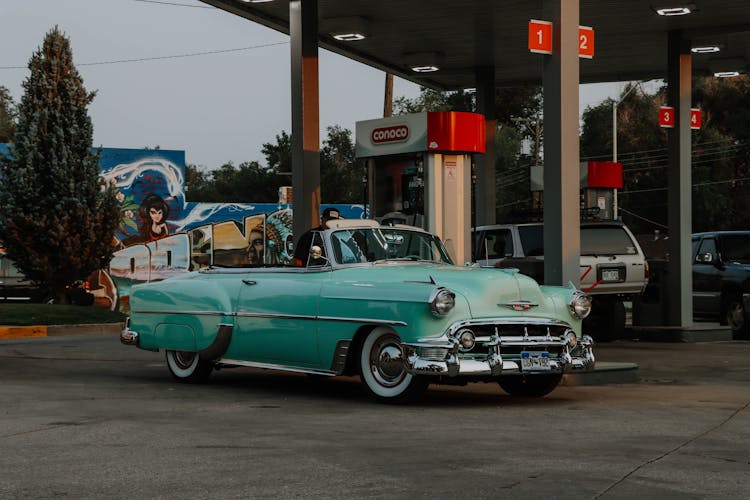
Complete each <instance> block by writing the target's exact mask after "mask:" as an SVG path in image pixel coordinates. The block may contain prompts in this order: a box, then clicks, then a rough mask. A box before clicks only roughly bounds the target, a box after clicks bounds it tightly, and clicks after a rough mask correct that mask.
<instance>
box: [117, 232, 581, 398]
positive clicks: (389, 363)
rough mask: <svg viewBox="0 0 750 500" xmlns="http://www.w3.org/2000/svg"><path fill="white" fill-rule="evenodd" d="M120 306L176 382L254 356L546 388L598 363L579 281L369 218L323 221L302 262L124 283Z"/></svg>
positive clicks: (373, 375) (380, 373)
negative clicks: (532, 273) (463, 253)
mask: <svg viewBox="0 0 750 500" xmlns="http://www.w3.org/2000/svg"><path fill="white" fill-rule="evenodd" d="M130 307H131V315H130V318H129V322H128V324H127V325H126V327H125V329H124V330H123V332H122V334H121V336H120V339H121V341H122V342H123V343H124V344H128V345H136V346H138V347H140V348H142V349H149V350H164V351H165V352H166V360H167V366H168V367H169V370H170V372H171V374H172V375H173V377H174V378H176V379H177V380H179V381H184V382H200V381H204V380H206V379H207V378H208V376H209V374H210V373H211V371H212V370H213V369H214V368H223V367H229V366H252V367H261V368H268V369H278V370H289V371H295V372H304V373H311V374H318V375H329V376H333V375H353V374H355V373H359V375H360V378H361V380H362V382H363V383H364V384H363V385H364V387H365V388H366V390H367V392H368V393H369V394H370V396H372V397H373V398H375V399H376V400H380V401H400V400H405V399H411V398H412V397H415V396H417V395H419V393H421V392H423V391H424V389H425V388H426V387H427V385H428V384H430V383H457V384H463V383H466V382H468V381H485V382H487V381H494V382H498V383H499V384H500V386H501V387H502V388H503V389H504V390H505V391H507V392H508V393H510V394H512V395H520V396H543V395H545V394H547V393H549V392H550V391H552V390H553V389H554V388H555V387H556V386H557V385H558V383H559V382H560V379H561V377H562V374H563V373H565V372H568V371H578V372H583V371H587V370H591V369H592V368H593V366H594V354H593V351H592V341H591V339H590V338H588V337H586V336H582V335H581V319H582V318H584V317H586V315H587V314H588V313H589V311H590V308H591V302H590V300H589V299H588V297H587V296H586V295H585V294H583V293H582V292H580V291H579V290H576V289H575V288H573V287H540V286H539V285H538V284H537V283H536V282H534V281H533V280H532V279H530V278H528V277H526V276H523V275H521V274H519V273H518V272H517V271H515V270H504V269H482V268H480V267H478V266H474V267H472V266H456V265H454V264H453V263H452V262H451V259H450V257H449V256H448V253H447V252H446V250H445V248H444V247H443V244H442V243H441V241H440V240H439V239H438V238H437V237H436V236H434V235H432V234H430V233H427V232H425V231H423V230H421V229H418V228H416V227H411V226H403V225H394V226H380V224H379V223H377V222H376V221H368V220H337V221H330V222H328V229H326V230H324V231H320V232H316V233H315V234H314V237H313V239H312V242H311V247H310V248H309V258H308V260H307V262H306V263H304V265H303V266H302V267H262V268H215V267H214V268H209V269H204V270H201V271H198V272H191V273H187V274H185V275H182V276H177V277H174V278H169V279H166V280H164V281H160V282H154V283H148V284H142V285H136V286H134V287H133V288H132V292H131V295H130Z"/></svg>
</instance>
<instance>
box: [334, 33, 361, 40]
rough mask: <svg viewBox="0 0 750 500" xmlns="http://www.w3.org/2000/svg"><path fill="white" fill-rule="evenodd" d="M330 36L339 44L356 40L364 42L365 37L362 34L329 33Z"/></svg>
mask: <svg viewBox="0 0 750 500" xmlns="http://www.w3.org/2000/svg"><path fill="white" fill-rule="evenodd" d="M331 36H332V37H333V38H335V39H336V40H339V41H341V42H356V41H358V40H364V39H365V38H367V36H366V35H365V34H364V33H357V32H352V33H331Z"/></svg>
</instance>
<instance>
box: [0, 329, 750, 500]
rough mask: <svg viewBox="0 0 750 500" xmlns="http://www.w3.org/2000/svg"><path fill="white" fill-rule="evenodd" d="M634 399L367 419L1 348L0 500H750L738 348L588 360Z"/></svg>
mask: <svg viewBox="0 0 750 500" xmlns="http://www.w3.org/2000/svg"><path fill="white" fill-rule="evenodd" d="M597 354H598V359H599V360H601V361H617V362H633V363H638V365H639V380H638V382H636V383H626V384H615V385H578V386H564V387H560V388H558V389H557V390H556V391H555V392H553V393H552V394H551V395H550V396H548V397H546V398H543V399H516V398H511V397H509V396H507V395H505V394H504V393H503V392H502V391H501V390H500V388H499V387H498V386H497V385H495V384H473V385H469V386H465V387H446V386H433V387H432V388H431V390H430V391H429V392H428V393H427V397H426V399H425V400H424V401H423V402H421V403H419V404H414V405H408V406H387V405H378V404H374V403H371V402H370V401H369V400H368V399H367V398H366V397H365V396H364V393H363V391H362V390H361V387H360V386H359V384H358V380H357V379H356V378H336V379H321V378H315V377H309V376H305V375H296V374H287V373H277V372H270V371H262V370H255V369H232V370H222V371H220V372H218V373H216V374H214V377H213V379H212V380H213V382H212V383H211V384H209V385H200V386H190V385H182V384H177V383H175V382H173V381H172V379H171V378H170V376H169V373H168V371H167V368H166V365H165V363H164V358H163V355H162V354H161V353H151V352H146V351H140V350H137V349H134V348H128V347H125V346H122V345H121V344H120V343H119V341H118V339H117V337H116V336H114V335H87V336H67V337H48V338H30V339H14V340H2V341H0V401H2V405H1V406H0V408H2V410H1V411H0V449H2V454H0V497H2V498H50V497H68V498H104V497H109V498H125V497H127V498H137V497H145V498H152V497H165V498H172V497H180V498H184V497H203V498H233V497H234V498H236V497H243V498H247V497H279V498H292V497H295V498H298V497H301V498H321V497H325V498H373V497H375V498H405V497H416V498H424V497H431V498H458V497H470V496H471V497H480V498H490V497H492V498H541V497H550V498H592V499H593V498H636V497H642V498H654V497H657V496H659V497H661V498H681V499H684V498H706V497H711V498H743V497H744V498H746V497H748V495H749V494H750V447H748V445H747V443H750V409H749V408H748V405H750V366H748V363H747V359H748V357H750V342H705V343H638V342H634V341H621V342H615V343H612V344H601V345H598V346H597Z"/></svg>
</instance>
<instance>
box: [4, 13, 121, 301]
mask: <svg viewBox="0 0 750 500" xmlns="http://www.w3.org/2000/svg"><path fill="white" fill-rule="evenodd" d="M29 69H30V70H31V73H30V75H29V77H28V78H27V79H26V80H25V81H24V83H23V87H24V95H23V97H22V98H21V103H20V105H19V107H18V122H17V125H16V130H15V134H14V136H13V139H14V140H13V143H12V144H11V146H10V152H11V159H10V160H7V161H3V164H2V178H3V182H2V183H0V206H2V207H3V210H2V211H1V212H0V240H2V241H3V243H4V244H5V247H6V251H7V254H8V257H9V258H10V259H12V260H13V261H15V262H16V265H17V266H18V268H19V269H20V270H21V271H22V272H23V273H24V274H25V275H26V276H27V277H28V278H29V279H30V280H32V281H34V282H35V283H37V284H38V285H40V286H41V287H44V288H45V289H47V290H49V292H50V293H51V294H52V295H54V296H55V297H57V299H58V300H59V301H60V302H65V301H66V299H65V287H66V285H69V284H70V283H72V282H73V281H75V280H77V279H83V278H85V277H86V276H88V275H89V274H90V273H91V272H92V271H95V270H97V269H101V268H104V267H106V266H107V265H108V263H109V261H110V259H111V258H112V252H113V251H114V246H113V239H114V232H115V229H116V228H117V226H118V224H119V222H120V220H119V219H120V212H119V210H118V204H117V200H116V199H115V193H114V191H113V190H112V189H111V188H109V187H108V186H104V185H103V184H102V183H100V178H99V152H95V151H93V150H92V137H93V125H92V123H91V119H90V118H89V116H88V111H87V107H88V105H89V104H90V103H91V101H92V99H93V98H94V93H89V92H88V91H87V90H86V89H85V88H84V86H83V80H82V78H81V76H80V75H79V73H78V71H77V70H76V68H75V66H74V65H73V54H72V50H71V47H70V42H69V40H68V38H67V37H66V36H65V35H64V34H63V33H62V32H61V31H60V30H59V29H58V28H57V27H55V28H54V29H52V30H51V31H50V32H48V33H47V34H46V36H45V38H44V41H43V43H42V46H41V48H39V49H38V50H37V51H36V52H35V53H34V54H33V55H32V57H31V60H30V62H29Z"/></svg>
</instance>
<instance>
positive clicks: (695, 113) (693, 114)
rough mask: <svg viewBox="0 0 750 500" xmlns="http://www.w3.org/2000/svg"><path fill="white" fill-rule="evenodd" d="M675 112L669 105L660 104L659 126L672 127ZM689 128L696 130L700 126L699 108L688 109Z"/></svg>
mask: <svg viewBox="0 0 750 500" xmlns="http://www.w3.org/2000/svg"><path fill="white" fill-rule="evenodd" d="M674 124H675V112H674V108H673V107H671V106H662V107H660V108H659V126H660V127H664V128H674ZM690 128H691V129H693V130H698V129H700V128H701V110H700V109H698V108H692V109H691V110H690Z"/></svg>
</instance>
